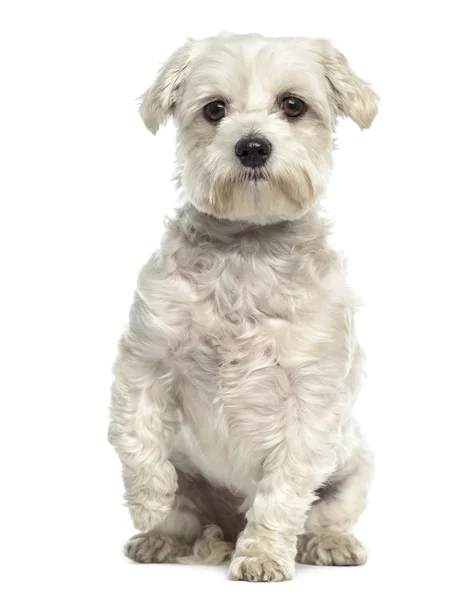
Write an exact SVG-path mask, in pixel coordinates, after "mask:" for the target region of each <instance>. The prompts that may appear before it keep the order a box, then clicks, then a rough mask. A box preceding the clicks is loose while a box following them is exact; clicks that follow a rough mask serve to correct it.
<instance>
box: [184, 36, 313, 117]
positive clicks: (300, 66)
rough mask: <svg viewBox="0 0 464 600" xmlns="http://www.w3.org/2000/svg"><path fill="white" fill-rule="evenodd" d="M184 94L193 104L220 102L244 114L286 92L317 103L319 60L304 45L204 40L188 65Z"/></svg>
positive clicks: (260, 40)
mask: <svg viewBox="0 0 464 600" xmlns="http://www.w3.org/2000/svg"><path fill="white" fill-rule="evenodd" d="M188 89H189V91H190V93H191V94H192V96H193V95H195V97H196V98H197V99H198V100H204V99H208V98H213V97H219V98H224V99H226V100H228V101H230V102H231V103H233V104H234V105H235V106H236V107H237V108H238V109H244V108H246V109H247V110H253V109H260V108H263V107H264V106H267V105H268V104H269V102H270V100H271V99H274V98H275V97H276V96H277V97H278V96H279V95H281V94H284V93H286V92H293V93H295V94H301V95H302V96H308V95H311V96H312V97H316V99H317V100H318V101H323V94H324V85H323V76H322V68H321V64H320V60H319V55H318V53H317V52H315V51H314V48H312V46H311V44H309V43H308V41H306V40H304V41H302V40H293V39H285V38H277V39H269V38H262V37H256V38H253V37H251V38H248V37H246V38H243V39H242V38H241V37H237V38H233V39H227V38H226V39H222V38H215V39H212V40H205V43H204V44H203V45H202V46H201V47H200V48H198V50H197V53H196V55H195V56H194V58H193V60H192V69H191V74H190V77H189V82H188Z"/></svg>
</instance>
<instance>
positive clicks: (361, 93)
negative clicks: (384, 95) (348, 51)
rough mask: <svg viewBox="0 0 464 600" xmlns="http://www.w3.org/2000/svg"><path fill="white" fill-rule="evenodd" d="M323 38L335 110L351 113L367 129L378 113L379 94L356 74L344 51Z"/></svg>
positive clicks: (325, 67) (326, 71) (327, 74)
mask: <svg viewBox="0 0 464 600" xmlns="http://www.w3.org/2000/svg"><path fill="white" fill-rule="evenodd" d="M321 42H322V49H323V50H322V61H323V67H324V72H325V76H326V78H327V80H328V82H329V86H330V95H331V101H332V104H333V107H334V110H335V113H336V114H337V115H340V114H343V115H345V116H347V117H350V118H351V119H352V120H353V121H354V122H355V123H356V124H357V125H358V126H359V127H360V128H361V129H367V128H368V127H370V126H371V125H372V122H373V120H374V119H375V116H376V115H377V108H378V104H379V97H378V96H377V94H376V93H375V92H374V91H373V90H372V89H371V88H370V87H369V86H368V84H367V83H366V82H365V81H363V80H362V79H360V78H359V77H358V76H357V75H356V73H355V72H354V71H353V70H352V69H351V67H350V65H349V64H348V61H347V60H346V58H345V57H344V56H343V54H342V53H341V52H339V51H338V50H337V49H336V48H334V47H333V46H332V44H331V43H330V42H328V41H326V40H321Z"/></svg>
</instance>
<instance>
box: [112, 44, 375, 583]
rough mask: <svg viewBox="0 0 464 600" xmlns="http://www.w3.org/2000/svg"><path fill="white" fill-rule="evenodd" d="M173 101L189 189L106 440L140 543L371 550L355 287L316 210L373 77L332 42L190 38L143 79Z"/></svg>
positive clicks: (156, 103)
mask: <svg viewBox="0 0 464 600" xmlns="http://www.w3.org/2000/svg"><path fill="white" fill-rule="evenodd" d="M141 100H142V101H141V106H140V113H141V116H142V119H143V121H144V122H145V125H146V126H147V128H148V129H149V130H150V131H151V132H152V133H153V134H155V133H156V132H157V130H158V128H159V127H160V126H161V125H162V124H163V123H165V122H166V120H167V119H168V118H169V117H173V119H174V121H175V124H176V126H177V131H178V155H177V165H178V170H177V180H178V185H179V188H180V190H181V194H182V198H183V203H182V206H181V208H180V209H179V210H178V211H177V213H176V217H175V218H174V219H172V220H170V221H169V222H168V224H167V229H166V232H165V235H164V238H163V240H162V243H161V248H160V250H159V251H158V252H156V253H155V254H154V255H153V256H152V257H151V259H150V260H149V261H148V263H147V264H146V265H145V267H143V269H142V270H141V273H140V276H139V279H138V285H137V289H136V293H135V298H134V302H133V305H132V308H131V313H130V323H129V325H128V328H127V330H126V331H125V333H124V334H123V336H122V339H121V341H120V345H119V354H118V358H117V360H116V363H115V368H114V385H113V390H112V405H111V423H110V429H109V439H110V442H111V444H112V445H113V446H114V447H115V449H116V451H117V452H118V454H119V457H120V460H121V462H122V465H123V479H124V484H125V490H126V494H125V498H126V501H127V506H128V507H129V510H130V514H131V517H132V520H133V523H134V525H135V527H136V528H137V529H138V530H140V531H141V533H140V534H138V535H136V536H135V537H133V538H132V539H131V540H129V542H128V543H127V545H126V554H127V556H129V557H130V558H132V559H133V560H136V561H139V562H203V563H210V564H219V563H222V562H224V561H228V560H230V572H229V575H230V578H231V579H235V580H247V581H281V580H286V579H290V578H291V577H292V575H293V573H294V569H295V560H297V561H300V562H302V563H307V564H317V565H359V564H362V563H364V562H365V560H366V552H365V550H364V548H363V546H362V545H361V544H360V542H359V541H358V540H357V539H356V538H355V537H354V536H353V535H351V534H350V533H349V528H350V526H351V525H353V524H354V523H355V522H356V521H357V519H358V517H359V515H360V514H361V512H362V511H363V509H364V507H365V503H366V496H367V491H368V487H369V480H370V473H371V457H370V453H369V451H368V449H367V447H366V444H365V442H364V440H363V438H362V436H361V433H360V431H359V428H358V425H357V423H356V422H355V421H354V419H353V417H352V414H351V412H352V406H353V402H354V400H355V398H356V395H357V393H358V390H359V386H360V381H361V379H362V372H363V367H362V363H363V353H362V350H361V349H360V347H359V345H358V342H357V340H356V334H355V326H354V321H353V316H354V312H355V309H356V302H355V299H354V296H353V294H352V292H351V290H350V288H349V287H348V285H347V283H346V280H345V273H344V267H343V263H342V261H341V259H340V258H339V257H338V256H337V254H336V252H335V251H334V250H332V249H331V247H330V246H329V244H328V234H329V227H328V224H327V223H326V222H325V220H324V219H323V218H322V217H321V215H320V214H319V210H318V201H319V199H320V198H321V196H322V195H323V193H324V190H325V188H326V183H327V179H328V176H329V173H330V169H331V162H332V151H333V134H334V130H335V125H336V121H337V118H338V117H339V116H348V117H350V118H351V119H352V120H353V121H354V122H355V123H357V124H358V125H359V127H360V128H367V127H369V126H370V125H371V123H372V121H373V119H374V117H375V115H376V112H377V104H378V98H377V96H376V94H375V93H374V92H373V91H372V90H371V89H370V88H369V87H368V86H367V85H366V84H365V83H364V82H363V81H362V80H361V79H359V78H358V77H357V76H356V75H355V73H354V72H353V71H352V70H351V68H350V66H349V65H348V63H347V61H346V59H345V57H344V56H343V55H342V54H341V53H340V52H339V51H337V50H336V49H335V48H334V47H333V46H332V45H331V43H330V42H328V41H325V40H309V39H304V38H266V37H262V36H260V35H231V34H222V35H219V36H218V37H213V38H209V39H205V40H200V41H196V40H190V41H188V42H187V43H186V44H185V45H184V46H183V47H182V48H180V49H179V50H177V51H176V52H174V54H173V55H172V56H171V57H170V58H169V60H168V61H167V63H166V64H165V65H164V66H163V67H162V68H161V70H160V72H159V73H158V76H157V78H156V80H155V82H154V84H153V85H152V86H151V87H150V88H149V89H148V90H147V91H146V93H145V94H144V95H143V96H142V99H141Z"/></svg>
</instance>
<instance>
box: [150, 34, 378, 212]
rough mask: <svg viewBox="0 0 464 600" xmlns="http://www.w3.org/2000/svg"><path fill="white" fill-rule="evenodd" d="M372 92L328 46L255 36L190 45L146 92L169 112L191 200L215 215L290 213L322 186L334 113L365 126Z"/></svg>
mask: <svg viewBox="0 0 464 600" xmlns="http://www.w3.org/2000/svg"><path fill="white" fill-rule="evenodd" d="M377 102H378V99H377V96H376V95H375V93H374V92H373V91H372V90H371V89H370V88H369V87H368V86H367V85H366V84H365V83H364V82H363V81H362V80H361V79H359V77H357V75H355V73H354V72H353V71H352V70H351V68H350V66H349V65H348V62H347V61H346V59H345V57H344V56H343V55H342V54H341V53H340V52H338V50H336V49H335V48H334V47H333V46H332V45H331V44H330V42H327V41H325V40H308V39H304V38H265V37H262V36H259V35H240V36H239V35H228V34H224V35H220V36H218V37H214V38H209V39H206V40H201V41H189V42H187V43H186V44H185V45H184V46H183V47H182V48H180V49H179V50H177V51H176V52H174V54H173V55H172V56H171V57H170V58H169V60H168V61H167V63H166V64H165V65H164V66H163V67H162V69H161V70H160V72H159V73H158V76H157V78H156V80H155V82H154V84H153V85H152V86H151V87H150V88H149V89H148V90H147V91H146V92H145V94H144V95H143V96H142V103H141V106H140V113H141V116H142V118H143V120H144V122H145V125H146V126H147V128H148V129H149V130H150V131H151V132H152V133H156V132H157V130H158V128H159V127H160V126H161V125H162V124H163V123H164V122H165V121H166V120H167V119H168V117H170V116H173V117H174V119H175V122H176V125H177V128H178V144H179V150H178V158H179V166H180V170H179V174H180V175H179V176H180V178H181V182H182V185H183V187H184V188H185V190H186V194H187V198H188V200H190V201H191V202H192V203H193V204H194V205H195V206H196V207H197V208H198V209H199V210H201V211H203V212H207V213H210V214H212V215H214V216H216V217H218V218H225V219H239V220H247V221H252V222H256V223H265V222H272V221H276V220H279V219H294V218H296V217H298V216H299V215H301V214H302V213H303V212H305V211H306V210H307V209H308V208H309V207H310V206H311V205H312V204H313V203H314V202H315V201H316V200H317V199H318V197H319V196H320V195H321V193H322V192H323V191H324V189H325V185H326V182H327V178H328V175H329V172H330V167H331V157H332V147H333V142H332V135H333V131H334V128H335V123H336V120H337V117H338V116H340V115H344V116H349V117H351V119H353V121H355V122H356V123H357V124H358V125H359V127H361V128H363V129H364V128H367V127H369V126H370V125H371V123H372V121H373V119H374V117H375V115H376V112H377Z"/></svg>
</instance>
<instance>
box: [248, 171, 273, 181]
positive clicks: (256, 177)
mask: <svg viewBox="0 0 464 600" xmlns="http://www.w3.org/2000/svg"><path fill="white" fill-rule="evenodd" d="M243 179H244V180H245V181H255V182H256V181H267V180H268V179H269V173H268V172H267V171H266V169H263V168H248V169H246V170H244V171H243Z"/></svg>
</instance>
